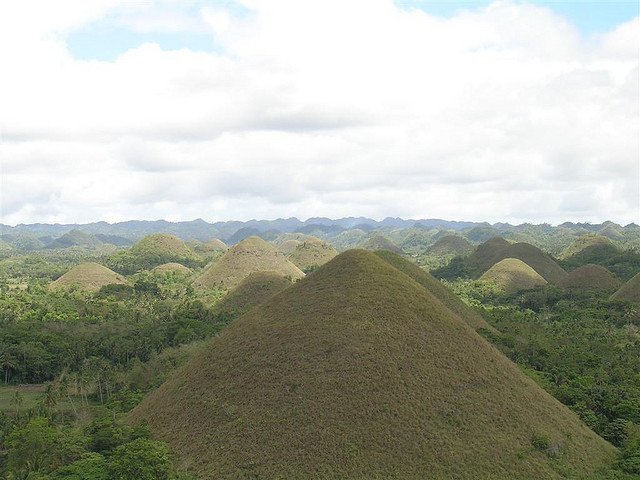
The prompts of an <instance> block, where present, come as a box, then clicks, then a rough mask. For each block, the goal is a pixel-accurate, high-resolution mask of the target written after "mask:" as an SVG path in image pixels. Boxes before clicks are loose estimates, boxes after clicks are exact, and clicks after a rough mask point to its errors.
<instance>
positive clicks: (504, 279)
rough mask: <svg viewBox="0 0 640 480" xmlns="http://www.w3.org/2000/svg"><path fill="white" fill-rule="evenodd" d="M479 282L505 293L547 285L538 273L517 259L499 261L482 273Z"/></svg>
mask: <svg viewBox="0 0 640 480" xmlns="http://www.w3.org/2000/svg"><path fill="white" fill-rule="evenodd" d="M479 280H480V281H481V282H487V283H492V284H495V285H497V286H498V288H500V289H502V290H504V291H505V292H506V293H516V292H519V291H522V290H530V289H532V288H535V287H538V286H542V285H546V284H547V281H546V280H545V279H544V278H543V277H542V276H541V275H540V274H539V273H538V272H536V271H535V270H534V269H533V268H531V267H530V266H529V265H527V264H526V263H524V262H523V261H522V260H519V259H517V258H505V259H504V260H500V261H499V262H498V263H496V264H495V265H494V266H492V267H491V268H490V269H489V270H487V271H486V272H484V273H483V274H482V276H481V277H480V279H479Z"/></svg>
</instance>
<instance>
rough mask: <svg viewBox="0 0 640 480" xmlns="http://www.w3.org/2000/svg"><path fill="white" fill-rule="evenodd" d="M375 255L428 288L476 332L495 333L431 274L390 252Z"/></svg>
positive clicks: (379, 252)
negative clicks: (479, 330)
mask: <svg viewBox="0 0 640 480" xmlns="http://www.w3.org/2000/svg"><path fill="white" fill-rule="evenodd" d="M375 253H376V255H377V256H378V257H380V258H381V259H383V260H384V261H385V262H387V263H388V264H389V265H392V266H393V267H395V268H397V269H398V270H400V271H401V272H402V273H404V274H405V275H408V276H409V277H411V278H412V279H413V280H415V281H416V282H418V283H419V284H420V285H422V286H423V287H424V288H426V289H427V290H428V291H429V292H430V293H431V294H432V295H433V296H434V297H436V298H437V299H438V300H440V301H441V302H442V303H443V304H444V306H445V307H447V308H448V309H449V310H451V311H452V312H453V313H454V314H455V315H457V316H458V317H460V319H462V320H463V321H464V322H466V323H467V324H468V325H469V326H471V328H473V329H474V330H478V329H485V330H490V331H495V330H494V329H493V327H491V326H490V325H489V324H488V323H487V322H486V321H485V320H484V318H482V317H481V316H480V315H479V314H478V313H476V312H475V311H474V310H472V309H471V308H470V307H469V306H467V305H465V304H464V303H463V302H462V301H461V300H460V299H459V298H458V297H457V296H456V295H455V294H454V293H453V292H452V291H451V290H449V289H448V288H447V287H445V286H444V285H443V284H442V282H440V281H439V280H438V279H436V278H434V277H433V276H432V275H431V274H430V273H428V272H426V271H424V270H423V269H422V268H420V267H418V266H417V265H415V264H414V263H411V262H410V261H409V260H407V259H405V258H403V257H401V256H400V255H398V254H396V253H392V252H388V251H378V252H375Z"/></svg>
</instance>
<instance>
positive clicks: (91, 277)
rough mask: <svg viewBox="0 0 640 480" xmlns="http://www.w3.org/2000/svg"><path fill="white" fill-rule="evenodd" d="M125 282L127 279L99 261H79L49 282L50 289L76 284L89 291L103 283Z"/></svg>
mask: <svg viewBox="0 0 640 480" xmlns="http://www.w3.org/2000/svg"><path fill="white" fill-rule="evenodd" d="M114 283H117V284H126V283H127V280H126V279H125V278H124V277H123V276H121V275H118V274H117V273H116V272H114V271H113V270H109V269H108V268H107V267H105V266H103V265H100V264H99V263H94V262H87V263H81V264H80V265H76V266H75V267H73V268H71V270H69V271H68V272H67V273H65V274H64V275H62V276H61V277H59V278H58V279H57V280H55V281H54V282H52V283H51V284H50V288H51V289H54V290H55V289H59V288H65V287H70V286H73V285H77V286H79V287H80V288H83V289H85V290H88V291H90V292H97V291H98V290H100V289H101V288H102V287H104V286H105V285H111V284H114Z"/></svg>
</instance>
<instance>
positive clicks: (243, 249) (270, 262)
mask: <svg viewBox="0 0 640 480" xmlns="http://www.w3.org/2000/svg"><path fill="white" fill-rule="evenodd" d="M267 271H273V272H276V273H279V274H280V275H282V276H283V277H288V278H291V279H292V280H297V279H299V278H302V277H304V273H303V272H302V270H300V269H299V268H298V267H296V266H295V265H294V264H293V263H291V262H290V261H289V260H287V258H286V256H285V255H284V253H282V252H279V251H278V250H276V249H275V247H273V245H271V244H269V243H268V242H266V241H265V240H263V239H261V238H260V237H249V238H245V239H244V240H242V241H241V242H240V243H238V244H236V245H234V246H233V247H232V248H230V249H229V250H228V251H227V252H226V253H225V254H224V255H223V256H222V257H220V260H218V261H217V262H216V263H215V264H213V265H212V266H211V267H209V268H207V269H206V270H205V271H204V272H202V275H200V276H199V277H198V278H197V279H196V280H195V282H194V287H196V288H199V289H205V288H215V287H217V288H226V289H231V288H233V287H235V286H236V285H238V284H239V283H240V282H241V281H242V280H244V279H245V278H246V277H247V276H248V275H249V274H250V273H253V272H267Z"/></svg>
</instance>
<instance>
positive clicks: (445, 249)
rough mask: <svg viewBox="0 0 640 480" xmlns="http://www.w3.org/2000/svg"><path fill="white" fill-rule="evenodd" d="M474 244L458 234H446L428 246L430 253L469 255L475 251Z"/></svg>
mask: <svg viewBox="0 0 640 480" xmlns="http://www.w3.org/2000/svg"><path fill="white" fill-rule="evenodd" d="M473 250H474V246H473V244H472V243H471V242H470V241H469V240H467V239H466V238H464V237H460V236H458V235H445V236H444V237H441V238H439V239H438V241H436V243H434V244H433V245H431V246H430V247H429V248H427V252H426V253H428V254H430V255H469V254H470V253H471V252H473Z"/></svg>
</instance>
